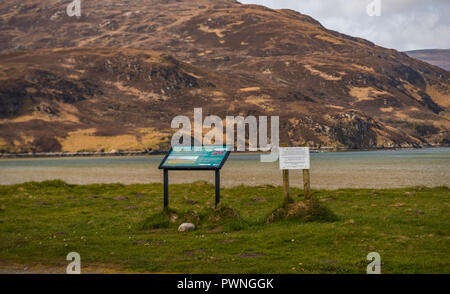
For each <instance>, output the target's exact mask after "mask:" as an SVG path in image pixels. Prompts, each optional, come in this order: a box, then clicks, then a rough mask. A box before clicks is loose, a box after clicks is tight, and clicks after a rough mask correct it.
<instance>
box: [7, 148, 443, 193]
mask: <svg viewBox="0 0 450 294" xmlns="http://www.w3.org/2000/svg"><path fill="white" fill-rule="evenodd" d="M162 158H163V157H162V156H142V157H86V158H33V159H30V158H27V159H0V185H10V184H18V183H23V182H29V181H44V180H52V179H61V180H63V181H65V182H67V183H71V184H94V183H123V184H134V183H155V182H156V183H159V182H162V171H160V170H158V165H159V163H160V162H161V160H162ZM290 176H291V179H290V181H291V186H297V187H300V186H301V185H302V175H301V171H291V175H290ZM169 179H170V183H189V182H194V181H208V182H211V183H213V181H214V172H212V171H171V172H169ZM221 184H222V186H225V187H230V186H237V185H249V186H255V185H275V186H280V185H282V177H281V171H280V170H279V166H278V162H274V163H261V162H260V155H259V154H232V155H231V156H230V158H229V160H228V162H227V163H226V164H225V166H224V167H223V169H222V172H221ZM417 185H425V186H430V187H433V186H442V185H450V148H429V149H414V150H394V151H388V150H383V151H347V152H324V153H312V154H311V186H312V188H314V189H338V188H391V187H409V186H417Z"/></svg>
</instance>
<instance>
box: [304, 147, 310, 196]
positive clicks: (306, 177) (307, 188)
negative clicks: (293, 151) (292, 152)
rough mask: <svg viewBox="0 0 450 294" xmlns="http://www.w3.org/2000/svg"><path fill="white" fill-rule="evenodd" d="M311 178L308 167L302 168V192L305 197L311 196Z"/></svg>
mask: <svg viewBox="0 0 450 294" xmlns="http://www.w3.org/2000/svg"><path fill="white" fill-rule="evenodd" d="M303 147H308V143H305V144H303ZM310 180H311V178H310V175H309V169H304V170H303V193H304V194H305V199H310V198H311V182H310Z"/></svg>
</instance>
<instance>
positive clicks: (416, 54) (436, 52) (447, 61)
mask: <svg viewBox="0 0 450 294" xmlns="http://www.w3.org/2000/svg"><path fill="white" fill-rule="evenodd" d="M405 53H406V54H408V56H409V57H412V58H416V59H419V60H422V61H425V62H428V63H429V64H432V65H436V66H439V67H440V68H443V69H445V70H450V49H427V50H413V51H406V52H405Z"/></svg>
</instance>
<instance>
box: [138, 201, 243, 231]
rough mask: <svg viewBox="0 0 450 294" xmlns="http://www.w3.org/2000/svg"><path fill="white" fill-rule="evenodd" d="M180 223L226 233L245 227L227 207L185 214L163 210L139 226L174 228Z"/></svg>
mask: <svg viewBox="0 0 450 294" xmlns="http://www.w3.org/2000/svg"><path fill="white" fill-rule="evenodd" d="M181 223H193V224H195V225H196V226H201V225H203V226H204V227H205V228H207V229H214V228H217V227H219V226H220V228H225V229H226V230H227V231H236V230H240V229H242V228H244V227H246V226H247V223H246V222H245V221H244V220H243V219H242V217H241V216H240V215H239V213H238V212H237V211H236V210H235V209H233V208H232V207H231V206H228V205H219V206H218V207H217V208H214V209H212V208H204V209H203V211H202V212H201V213H198V212H197V211H195V210H188V211H185V212H180V211H176V210H174V209H170V208H169V209H165V210H162V211H160V212H157V213H153V214H152V215H150V216H149V217H147V218H146V219H145V220H144V221H143V222H142V225H141V228H142V229H143V230H152V229H166V228H175V227H176V226H178V225H180V224H181Z"/></svg>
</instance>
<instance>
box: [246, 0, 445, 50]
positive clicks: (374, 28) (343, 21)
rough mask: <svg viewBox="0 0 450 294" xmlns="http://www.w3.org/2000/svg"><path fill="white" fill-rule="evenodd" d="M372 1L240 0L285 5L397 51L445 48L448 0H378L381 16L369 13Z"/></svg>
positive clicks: (339, 29)
mask: <svg viewBox="0 0 450 294" xmlns="http://www.w3.org/2000/svg"><path fill="white" fill-rule="evenodd" d="M373 1H374V0H240V2H241V3H245V4H250V3H251V4H261V5H264V6H268V7H270V8H276V9H280V8H289V9H293V10H296V11H299V12H301V13H303V14H307V15H310V16H312V17H313V18H315V19H317V20H318V21H320V22H321V23H322V24H323V25H324V26H325V27H326V28H328V29H332V30H335V31H338V32H340V33H344V34H348V35H351V36H356V37H361V38H364V39H367V40H370V41H372V42H374V43H375V44H377V45H380V46H383V47H387V48H394V49H397V50H401V51H404V50H415V49H449V48H450V17H448V15H449V14H450V1H449V0H433V1H424V0H380V2H381V16H369V15H368V14H367V6H368V5H369V4H370V3H372V2H373Z"/></svg>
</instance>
